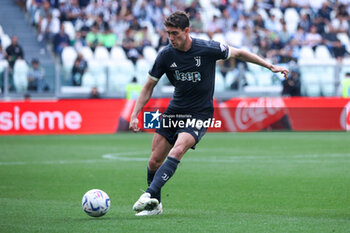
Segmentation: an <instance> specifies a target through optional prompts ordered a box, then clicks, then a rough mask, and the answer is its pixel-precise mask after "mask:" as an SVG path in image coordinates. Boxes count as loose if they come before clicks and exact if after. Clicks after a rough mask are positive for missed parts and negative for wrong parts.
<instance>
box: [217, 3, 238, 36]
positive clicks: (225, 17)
mask: <svg viewBox="0 0 350 233" xmlns="http://www.w3.org/2000/svg"><path fill="white" fill-rule="evenodd" d="M219 23H220V28H221V31H222V32H223V33H226V32H228V31H230V30H231V27H232V24H234V23H235V21H234V20H233V19H232V18H231V17H230V14H229V13H228V10H227V9H226V8H225V9H223V10H222V15H221V18H220V19H219Z"/></svg>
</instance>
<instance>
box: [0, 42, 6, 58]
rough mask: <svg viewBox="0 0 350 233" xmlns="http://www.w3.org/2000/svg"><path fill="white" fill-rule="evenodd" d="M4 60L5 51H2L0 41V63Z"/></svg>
mask: <svg viewBox="0 0 350 233" xmlns="http://www.w3.org/2000/svg"><path fill="white" fill-rule="evenodd" d="M5 58H6V53H5V51H4V50H3V49H2V45H1V41H0V61H1V60H4V59H5Z"/></svg>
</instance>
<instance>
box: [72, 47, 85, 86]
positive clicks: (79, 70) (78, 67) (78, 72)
mask: <svg viewBox="0 0 350 233" xmlns="http://www.w3.org/2000/svg"><path fill="white" fill-rule="evenodd" d="M87 68H88V64H87V62H86V61H85V59H84V57H83V55H82V54H81V53H78V56H77V58H76V59H75V61H74V64H73V68H72V83H73V85H74V86H81V83H82V79H83V76H84V74H85V72H86V71H87Z"/></svg>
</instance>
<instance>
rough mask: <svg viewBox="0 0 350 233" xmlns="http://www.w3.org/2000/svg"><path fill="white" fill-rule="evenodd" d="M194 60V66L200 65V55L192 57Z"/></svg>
mask: <svg viewBox="0 0 350 233" xmlns="http://www.w3.org/2000/svg"><path fill="white" fill-rule="evenodd" d="M194 60H196V66H197V67H200V66H201V56H196V57H194Z"/></svg>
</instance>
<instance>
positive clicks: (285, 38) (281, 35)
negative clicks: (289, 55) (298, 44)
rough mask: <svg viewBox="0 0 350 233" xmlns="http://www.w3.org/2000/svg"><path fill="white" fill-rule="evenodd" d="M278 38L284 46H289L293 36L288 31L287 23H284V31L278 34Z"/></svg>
mask: <svg viewBox="0 0 350 233" xmlns="http://www.w3.org/2000/svg"><path fill="white" fill-rule="evenodd" d="M278 37H279V38H280V40H281V42H282V43H283V44H287V43H288V42H289V40H290V38H291V34H290V32H289V31H288V30H287V24H286V22H285V21H282V29H281V31H279V32H278Z"/></svg>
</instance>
